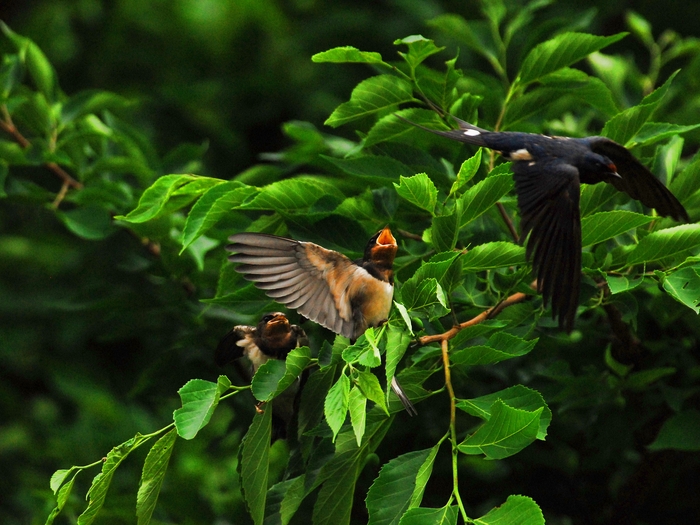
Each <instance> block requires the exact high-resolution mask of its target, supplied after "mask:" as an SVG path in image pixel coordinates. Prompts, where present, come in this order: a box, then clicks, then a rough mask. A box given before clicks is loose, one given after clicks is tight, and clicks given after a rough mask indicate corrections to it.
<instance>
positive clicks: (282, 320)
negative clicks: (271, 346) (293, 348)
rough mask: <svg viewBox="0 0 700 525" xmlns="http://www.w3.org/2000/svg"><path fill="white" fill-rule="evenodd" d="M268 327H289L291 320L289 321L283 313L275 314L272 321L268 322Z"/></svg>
mask: <svg viewBox="0 0 700 525" xmlns="http://www.w3.org/2000/svg"><path fill="white" fill-rule="evenodd" d="M267 324H268V326H275V327H278V326H279V325H282V326H285V327H286V326H289V320H288V319H287V316H286V315H284V314H281V313H277V314H275V316H274V317H273V318H272V319H270V320H269V321H268V322H267Z"/></svg>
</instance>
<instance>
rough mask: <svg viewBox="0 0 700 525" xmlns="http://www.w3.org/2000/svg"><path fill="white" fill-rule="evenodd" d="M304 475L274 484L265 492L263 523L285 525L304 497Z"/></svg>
mask: <svg viewBox="0 0 700 525" xmlns="http://www.w3.org/2000/svg"><path fill="white" fill-rule="evenodd" d="M305 479H306V476H305V475H301V476H298V477H296V478H292V479H288V480H285V481H281V482H280V483H276V484H275V485H273V486H272V487H270V489H269V490H268V491H267V501H266V502H265V523H269V524H270V525H272V524H280V525H287V524H288V523H289V522H290V521H291V519H292V517H294V514H295V513H296V511H297V509H298V508H299V505H301V502H302V501H303V500H304V496H305V495H306V487H305V483H304V482H305Z"/></svg>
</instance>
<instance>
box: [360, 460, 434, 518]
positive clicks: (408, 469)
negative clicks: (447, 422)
mask: <svg viewBox="0 0 700 525" xmlns="http://www.w3.org/2000/svg"><path fill="white" fill-rule="evenodd" d="M436 454H437V447H433V448H428V449H425V450H416V451H414V452H408V453H407V454H403V455H401V456H399V457H397V458H394V459H392V460H391V461H389V462H388V463H386V464H385V465H384V466H383V467H382V469H381V471H380V472H379V476H378V477H377V479H375V480H374V483H372V486H371V487H370V488H369V492H368V493H367V500H366V502H367V511H368V512H369V522H368V525H392V524H396V523H398V522H399V520H400V519H401V516H402V515H403V514H404V512H406V510H407V509H408V508H409V507H410V506H416V505H418V504H419V503H420V498H417V501H414V494H415V493H416V491H417V490H418V492H419V493H420V495H421V496H422V493H423V489H424V487H425V482H427V479H425V474H427V477H430V471H432V468H433V462H434V460H435V455H436ZM421 474H423V478H424V480H422V481H424V482H423V483H422V485H423V486H422V487H417V484H416V480H417V478H418V477H419V476H420V475H421Z"/></svg>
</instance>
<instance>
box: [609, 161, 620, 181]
mask: <svg viewBox="0 0 700 525" xmlns="http://www.w3.org/2000/svg"><path fill="white" fill-rule="evenodd" d="M608 169H609V170H610V175H611V176H613V177H615V178H616V179H620V180H622V177H621V176H620V174H619V173H618V172H617V166H615V164H613V163H612V162H611V163H610V164H608Z"/></svg>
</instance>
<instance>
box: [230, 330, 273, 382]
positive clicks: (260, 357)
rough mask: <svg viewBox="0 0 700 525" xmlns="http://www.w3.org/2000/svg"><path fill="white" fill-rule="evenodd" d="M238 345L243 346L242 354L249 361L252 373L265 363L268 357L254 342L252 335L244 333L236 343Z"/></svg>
mask: <svg viewBox="0 0 700 525" xmlns="http://www.w3.org/2000/svg"><path fill="white" fill-rule="evenodd" d="M236 344H237V345H238V346H240V347H241V348H243V355H244V356H246V357H247V358H248V360H249V361H250V363H251V364H252V365H253V373H255V372H256V370H257V369H258V368H259V367H260V366H261V365H262V364H264V363H267V360H268V359H269V357H268V356H266V355H265V354H264V353H263V352H262V350H260V348H259V347H258V345H257V344H255V341H254V340H253V337H252V336H250V335H246V336H245V337H244V338H243V339H241V340H239V341H238V342H237V343H236Z"/></svg>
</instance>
